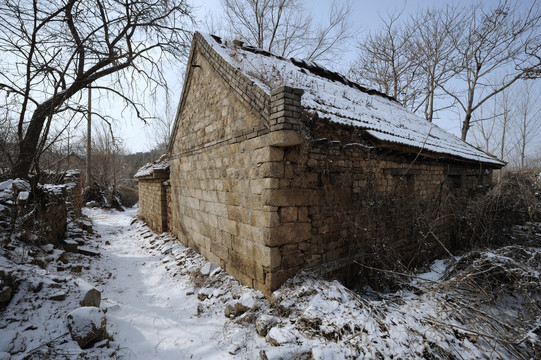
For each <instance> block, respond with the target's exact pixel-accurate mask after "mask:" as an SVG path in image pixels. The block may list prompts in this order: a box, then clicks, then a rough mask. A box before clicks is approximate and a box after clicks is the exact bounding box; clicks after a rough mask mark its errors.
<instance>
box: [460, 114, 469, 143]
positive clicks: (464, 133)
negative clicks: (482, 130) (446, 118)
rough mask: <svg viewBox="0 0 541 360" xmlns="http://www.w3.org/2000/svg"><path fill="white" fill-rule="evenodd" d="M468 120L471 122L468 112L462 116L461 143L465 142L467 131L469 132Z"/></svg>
mask: <svg viewBox="0 0 541 360" xmlns="http://www.w3.org/2000/svg"><path fill="white" fill-rule="evenodd" d="M470 120H471V113H470V112H468V113H466V115H465V116H464V121H463V122H462V141H466V136H467V135H468V130H470Z"/></svg>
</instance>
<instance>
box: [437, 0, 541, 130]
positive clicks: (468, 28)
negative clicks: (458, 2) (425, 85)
mask: <svg viewBox="0 0 541 360" xmlns="http://www.w3.org/2000/svg"><path fill="white" fill-rule="evenodd" d="M464 14H466V15H467V16H465V17H463V18H462V19H461V21H460V23H459V24H457V26H460V27H461V28H462V30H459V31H454V32H451V33H450V34H451V36H452V37H453V39H452V40H453V46H454V51H455V52H456V54H457V55H458V56H457V57H456V60H457V61H456V63H455V64H454V73H455V74H454V79H455V80H460V81H459V82H457V81H453V82H448V83H447V84H445V85H444V84H441V85H442V86H443V89H444V90H445V92H446V93H447V94H448V95H449V96H451V97H452V98H453V99H455V100H456V102H457V104H458V105H459V107H460V108H461V110H462V112H463V113H464V120H463V121H462V140H466V137H467V135H468V131H469V130H470V128H471V122H472V115H473V113H474V112H475V111H476V110H477V109H478V108H479V107H480V106H481V105H483V103H485V102H486V101H487V100H488V99H490V98H492V97H493V96H494V95H496V94H498V93H500V92H501V91H503V90H505V89H506V88H508V87H509V86H511V85H512V84H513V83H515V82H516V81H517V80H519V79H521V78H527V77H535V76H537V75H538V74H539V69H540V68H541V61H539V58H538V57H537V58H536V56H534V55H537V54H536V53H535V51H538V50H539V48H535V46H536V44H539V41H540V39H541V38H540V36H541V35H540V34H539V26H540V24H541V11H540V10H539V7H538V6H537V5H536V4H534V5H532V6H531V7H530V8H529V9H526V11H524V10H523V9H521V8H520V7H519V5H518V4H512V3H511V2H510V1H507V0H506V1H502V2H500V3H499V4H498V6H497V7H495V8H492V9H488V10H486V9H485V8H483V7H482V6H481V5H473V6H472V7H471V8H468V9H466V11H465V12H464ZM532 49H536V50H533V52H532ZM528 51H530V52H528ZM500 72H503V73H505V75H502V76H500V77H499V78H496V77H495V75H496V74H498V73H500ZM494 79H495V80H494ZM454 86H458V87H462V88H463V90H456V89H452V87H454Z"/></svg>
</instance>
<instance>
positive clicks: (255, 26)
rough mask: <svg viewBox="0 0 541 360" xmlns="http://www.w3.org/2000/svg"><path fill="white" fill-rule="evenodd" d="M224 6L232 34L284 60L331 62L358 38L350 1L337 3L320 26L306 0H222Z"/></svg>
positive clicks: (228, 26) (334, 2)
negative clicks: (287, 58) (347, 43)
mask: <svg viewBox="0 0 541 360" xmlns="http://www.w3.org/2000/svg"><path fill="white" fill-rule="evenodd" d="M222 7H223V10H224V15H225V20H226V22H227V28H228V31H229V32H230V33H231V35H233V36H235V37H238V38H239V40H242V41H245V42H247V43H249V44H251V45H253V46H257V47H259V48H261V49H265V50H267V51H269V52H272V53H274V54H277V55H281V56H284V57H290V56H300V57H304V58H305V59H306V60H312V61H315V60H321V61H325V60H329V59H331V58H332V57H334V56H335V55H336V54H337V53H338V51H343V48H341V47H342V46H343V45H344V44H345V43H346V42H347V41H348V40H349V39H351V38H352V37H353V36H354V31H353V27H352V25H351V23H350V16H351V3H350V2H349V1H333V3H332V7H331V11H330V12H329V18H328V22H327V23H325V25H320V26H315V25H314V21H313V19H312V17H311V15H310V12H309V11H307V9H306V8H305V6H304V1H303V0H222Z"/></svg>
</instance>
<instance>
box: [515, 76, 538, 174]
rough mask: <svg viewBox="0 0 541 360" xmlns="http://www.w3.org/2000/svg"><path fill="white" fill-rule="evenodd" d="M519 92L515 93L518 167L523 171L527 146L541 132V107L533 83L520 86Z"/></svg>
mask: <svg viewBox="0 0 541 360" xmlns="http://www.w3.org/2000/svg"><path fill="white" fill-rule="evenodd" d="M520 85H521V86H520V88H519V91H517V92H516V93H515V96H516V106H517V112H516V113H517V120H518V122H517V124H518V126H517V132H516V146H517V149H518V152H517V155H518V156H517V157H518V160H519V161H518V165H519V167H520V168H521V169H524V167H525V166H526V151H527V146H528V145H529V144H530V142H531V141H532V140H534V139H535V138H536V137H537V136H538V135H539V133H540V131H541V129H540V128H541V107H540V104H539V95H538V94H537V93H536V94H534V93H533V88H532V84H531V83H527V82H524V83H522V84H520Z"/></svg>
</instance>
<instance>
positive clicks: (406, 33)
mask: <svg viewBox="0 0 541 360" xmlns="http://www.w3.org/2000/svg"><path fill="white" fill-rule="evenodd" d="M540 27H541V9H540V7H539V5H538V4H535V3H534V4H533V5H532V6H530V7H528V8H525V7H523V6H521V4H519V3H515V2H512V1H508V0H505V1H500V2H499V3H497V4H492V3H490V4H487V3H485V4H482V3H477V4H475V5H470V6H463V7H459V6H446V7H444V8H438V9H427V10H424V11H421V12H418V13H416V14H415V15H413V16H412V17H411V18H409V19H407V20H404V19H403V18H402V16H401V13H400V12H398V13H389V14H387V17H384V18H382V27H381V29H380V30H378V31H376V32H373V33H370V34H368V35H367V36H365V37H364V38H363V39H362V40H361V41H360V43H359V50H360V54H359V57H358V59H357V61H356V62H355V63H354V64H353V65H352V67H351V69H350V74H351V75H352V76H353V77H355V78H356V79H357V80H358V81H361V82H362V81H367V82H368V85H371V86H373V87H375V88H377V89H378V90H381V91H383V92H386V93H388V94H389V95H391V96H393V97H395V98H396V99H397V100H398V101H399V102H401V103H402V104H403V105H404V106H406V107H408V108H410V109H411V110H413V111H416V112H420V111H423V112H424V115H425V118H426V119H427V120H428V121H432V119H433V118H434V116H435V115H434V114H435V113H436V112H437V111H438V110H440V109H444V108H447V107H450V106H456V107H458V109H459V111H460V113H461V116H462V139H463V140H466V136H467V134H468V131H469V129H470V128H471V126H472V115H473V113H474V112H475V111H476V110H478V109H479V107H480V106H481V105H482V104H483V103H485V102H486V101H487V100H488V99H490V98H491V97H493V96H494V95H496V94H498V93H500V92H501V91H503V90H505V89H506V88H508V87H509V86H511V85H512V84H513V83H515V82H516V81H517V80H520V79H534V78H538V77H539V75H540V74H541V54H540V51H541V45H540V44H541V32H540ZM438 99H440V100H441V101H439V102H438ZM437 103H438V104H437ZM485 130H486V129H485Z"/></svg>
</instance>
